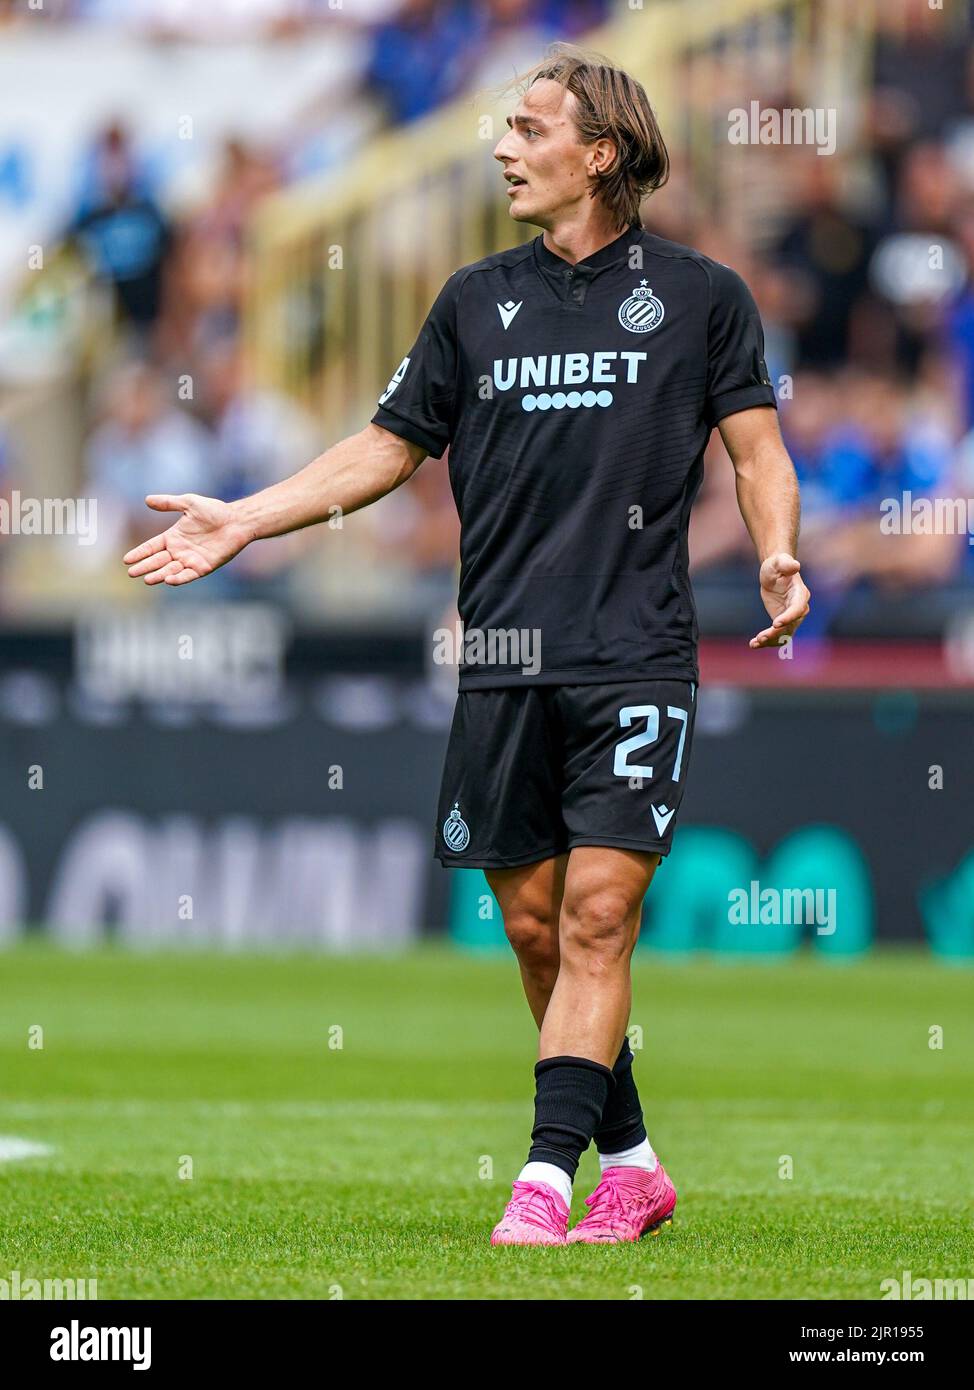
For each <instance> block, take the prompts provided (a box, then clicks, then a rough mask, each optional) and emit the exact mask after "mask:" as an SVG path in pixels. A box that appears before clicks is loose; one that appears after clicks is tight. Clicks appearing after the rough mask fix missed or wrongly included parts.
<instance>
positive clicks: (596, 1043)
mask: <svg viewBox="0 0 974 1390" xmlns="http://www.w3.org/2000/svg"><path fill="white" fill-rule="evenodd" d="M658 864H659V855H658V854H640V853H637V852H636V851H634V850H622V849H607V848H604V847H602V846H594V845H593V846H590V845H583V846H581V847H580V848H578V849H573V850H572V852H571V855H570V856H569V860H568V868H567V870H566V874H565V888H564V893H563V896H562V905H561V919H560V923H559V955H560V966H559V970H558V979H557V981H556V983H555V988H554V990H553V992H552V995H551V1001H550V1003H549V1005H548V1009H547V1012H546V1013H545V1016H544V1024H543V1026H542V1029H541V1047H540V1052H539V1054H538V1055H539V1060H540V1061H542V1062H543V1061H545V1060H546V1059H547V1058H551V1057H563V1056H573V1057H587V1058H589V1059H591V1060H592V1061H593V1062H600V1063H602V1065H603V1066H605V1067H611V1066H612V1064H613V1062H614V1061H615V1059H616V1056H617V1055H618V1052H619V1047H620V1044H621V1043H622V1039H623V1038H624V1037H625V1034H626V1027H627V1025H628V1023H629V1010H630V1007H631V1005H632V983H631V980H630V974H629V964H630V961H631V959H632V953H633V948H634V947H635V945H636V939H637V937H638V936H639V923H640V917H641V913H642V905H643V898H644V897H645V896H646V890H647V889H648V888H649V885H650V883H651V882H652V879H653V874H654V873H655V872H656V866H657V865H658Z"/></svg>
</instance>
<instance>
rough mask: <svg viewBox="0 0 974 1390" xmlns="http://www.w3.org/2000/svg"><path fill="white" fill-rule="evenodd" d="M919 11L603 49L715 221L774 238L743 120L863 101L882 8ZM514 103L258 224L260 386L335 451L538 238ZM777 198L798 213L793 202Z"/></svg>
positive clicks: (779, 8) (646, 1) (254, 302)
mask: <svg viewBox="0 0 974 1390" xmlns="http://www.w3.org/2000/svg"><path fill="white" fill-rule="evenodd" d="M906 3H909V0H643V3H642V4H638V3H637V2H636V0H630V4H629V5H628V6H627V7H626V8H625V9H623V10H621V11H620V15H619V17H618V18H617V19H615V20H614V21H613V22H612V23H610V24H608V25H607V26H605V27H604V28H603V29H601V30H599V31H598V32H596V33H594V34H591V35H589V36H588V39H587V42H586V46H589V47H592V48H595V49H597V50H598V51H600V52H603V53H605V54H607V55H608V56H609V57H610V58H612V59H613V60H615V61H618V62H619V63H621V64H622V65H624V66H625V67H626V68H627V69H628V70H629V71H631V72H633V73H634V74H635V75H636V76H638V77H639V78H640V80H641V81H642V82H643V83H644V85H645V86H646V88H647V91H648V92H649V94H650V98H651V100H652V101H653V104H654V106H655V108H656V110H657V113H658V115H659V118H660V122H661V125H662V128H663V131H664V134H665V136H666V139H667V143H668V145H669V146H670V150H671V155H672V157H673V161H674V165H675V167H676V168H678V169H680V171H681V174H682V175H683V176H684V177H685V178H686V180H687V181H688V182H689V184H690V185H691V186H692V188H693V190H694V195H695V198H696V199H697V203H698V207H699V208H700V209H701V210H702V212H703V214H704V216H706V217H708V218H711V219H719V220H721V221H724V220H725V219H726V220H728V221H736V223H738V224H740V226H741V230H742V231H743V232H744V233H745V234H750V235H751V236H752V237H753V236H756V237H760V233H761V228H760V226H755V225H753V224H754V223H755V222H756V221H758V220H760V219H759V214H760V215H761V216H763V214H764V210H765V203H762V202H761V201H760V199H757V200H755V197H754V196H753V190H752V189H751V188H750V187H749V185H748V183H747V180H746V179H745V178H743V177H741V172H742V170H743V163H742V160H741V155H740V151H739V150H736V151H735V150H734V149H733V147H731V146H729V145H728V143H727V137H726V129H727V110H728V107H733V106H737V105H743V104H745V100H746V96H747V93H748V92H749V91H754V90H755V88H756V86H757V85H758V84H759V80H760V78H761V77H762V74H763V75H764V76H765V77H769V76H770V78H771V80H772V82H773V84H774V85H775V87H776V89H777V91H778V92H780V93H787V95H788V97H789V99H790V100H792V101H794V102H795V104H797V105H799V106H804V105H810V106H820V105H822V104H823V103H827V102H829V101H831V100H832V99H833V98H834V99H835V101H836V102H837V101H838V100H839V99H840V98H841V96H842V94H843V92H848V91H855V90H857V89H859V88H861V87H862V84H863V81H864V77H865V71H866V67H867V65H868V61H869V57H868V55H869V51H870V39H871V35H872V33H873V30H874V27H875V22H876V10H877V5H879V4H884V8H885V13H886V15H887V17H888V15H889V13H890V11H891V10H895V9H896V8H897V7H899V6H902V5H904V4H906ZM539 56H540V55H539ZM512 104H513V103H512V99H511V96H510V95H509V94H507V95H501V94H497V93H484V92H479V93H476V94H474V95H471V96H469V97H465V98H463V99H461V100H458V101H456V102H455V103H453V104H451V105H450V106H449V107H447V108H445V109H443V110H441V111H439V112H437V113H436V114H435V115H433V116H432V117H430V118H428V119H426V120H424V121H422V122H420V123H417V124H415V125H412V126H410V127H408V128H406V129H403V130H399V131H395V132H393V133H390V134H388V135H385V136H383V137H381V138H379V139H378V140H376V141H374V142H373V143H372V144H370V145H369V146H367V147H366V148H365V149H364V150H363V151H362V153H361V154H358V155H356V157H355V159H354V160H353V161H351V163H350V164H348V165H345V166H343V167H342V169H341V171H340V173H339V174H337V175H335V176H334V177H326V178H324V179H321V180H317V181H313V182H308V183H306V184H304V185H300V186H298V187H296V188H294V189H292V190H289V191H287V192H284V193H281V194H278V195H275V196H273V197H271V198H269V199H268V200H266V201H265V202H264V203H263V204H262V205H261V206H260V208H259V209H258V211H257V213H256V215H255V217H254V219H253V223H252V226H251V229H250V241H249V271H248V276H247V286H248V288H247V293H246V309H245V324H246V336H247V344H248V355H249V360H250V363H251V370H252V372H253V375H254V378H255V380H256V381H257V382H258V383H259V384H260V385H262V386H264V387H268V388H272V389H276V390H279V391H283V392H285V393H287V394H288V395H289V396H291V397H292V398H294V399H295V400H297V401H299V402H301V403H302V404H303V405H304V406H305V407H307V408H308V409H309V410H311V411H312V412H313V413H314V414H315V415H316V417H317V418H318V419H319V421H320V422H321V424H322V426H323V430H324V434H325V437H326V438H327V440H328V441H329V442H331V441H333V440H334V439H336V438H338V437H341V435H343V434H345V433H347V432H348V431H349V430H351V429H357V428H361V425H362V423H363V421H364V420H365V419H367V418H368V413H370V411H371V408H372V406H373V403H374V401H375V398H376V396H377V395H378V393H379V392H380V391H381V390H382V389H383V387H384V386H385V384H386V382H387V380H388V379H389V377H390V376H391V374H392V372H393V371H394V369H395V367H396V365H397V364H398V363H399V361H400V360H401V359H402V357H403V356H404V354H405V353H406V352H407V351H408V349H409V347H410V345H411V343H412V341H413V339H414V337H415V335H416V332H417V330H418V327H419V325H420V324H421V323H422V320H423V317H424V316H425V314H426V312H427V310H428V308H429V306H430V304H431V303H432V301H433V299H434V298H435V297H436V294H437V293H438V291H439V289H440V287H441V286H442V284H443V282H444V280H445V279H446V278H447V276H448V275H449V274H450V273H451V272H452V271H453V270H455V269H456V268H457V267H458V266H461V265H465V264H468V263H469V262H471V261H475V260H478V259H479V258H480V257H482V256H485V255H488V254H490V253H491V252H494V251H498V250H502V249H504V248H505V247H508V246H511V245H515V244H516V243H517V242H518V241H520V240H522V239H524V238H525V237H529V236H534V235H536V234H537V229H536V228H533V227H525V226H520V225H518V224H516V223H514V222H512V221H511V220H510V218H509V217H508V213H507V201H506V199H505V198H504V196H503V186H502V183H501V179H500V174H499V170H498V166H497V165H496V163H495V161H494V160H493V159H492V158H491V152H492V150H493V148H494V145H495V143H496V141H497V139H498V138H499V135H500V133H501V131H502V130H503V124H504V118H505V116H506V114H507V112H508V111H509V109H510V107H511V105H512ZM721 122H722V123H723V126H722V130H723V133H721ZM853 135H854V132H853ZM844 139H845V140H848V139H849V132H848V130H846V131H845V132H844ZM771 182H772V183H773V182H774V180H773V179H772V180H771ZM664 196H665V195H664ZM764 196H765V200H767V199H768V198H770V199H771V200H772V201H774V200H775V199H777V201H778V202H779V203H780V202H781V200H782V199H783V198H784V197H785V196H786V193H785V191H784V190H782V189H780V188H779V189H775V188H772V189H771V190H770V191H768V190H765V195H764ZM749 218H750V219H751V223H752V225H751V226H748V225H747V224H748V219H749Z"/></svg>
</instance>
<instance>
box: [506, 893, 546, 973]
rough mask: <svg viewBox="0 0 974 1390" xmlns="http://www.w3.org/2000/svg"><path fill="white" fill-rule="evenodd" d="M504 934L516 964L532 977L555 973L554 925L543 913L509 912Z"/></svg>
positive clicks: (521, 910)
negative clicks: (529, 972) (550, 972)
mask: <svg viewBox="0 0 974 1390" xmlns="http://www.w3.org/2000/svg"><path fill="white" fill-rule="evenodd" d="M504 931H505V932H506V933H507V939H508V941H509V942H510V943H511V946H512V947H513V950H514V954H515V955H516V956H517V958H518V961H519V962H520V964H521V965H522V966H523V967H524V968H525V969H526V970H530V971H532V973H542V972H544V971H546V970H557V969H558V925H557V923H556V922H553V921H552V920H551V918H550V917H549V916H548V915H547V914H545V913H539V912H532V911H530V910H524V909H520V910H518V911H517V912H509V913H508V915H507V916H506V917H505V919H504Z"/></svg>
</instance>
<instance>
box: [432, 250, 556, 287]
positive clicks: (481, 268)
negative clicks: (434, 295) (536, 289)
mask: <svg viewBox="0 0 974 1390" xmlns="http://www.w3.org/2000/svg"><path fill="white" fill-rule="evenodd" d="M533 256H534V243H533V242H532V241H525V242H522V244H521V245H520V246H511V247H509V248H508V249H507V250H506V251H494V252H493V253H492V254H491V255H489V256H483V257H482V258H481V259H480V260H479V261H472V262H471V263H470V265H462V266H461V267H460V268H459V270H455V271H454V272H453V274H452V275H451V276H450V278H449V280H447V282H446V284H447V286H449V287H450V288H451V289H452V290H453V292H454V293H456V294H459V293H460V291H461V290H463V289H464V288H465V287H468V286H470V285H476V284H477V283H478V281H479V280H480V278H481V277H489V275H490V272H491V271H494V270H503V271H511V270H514V269H516V267H517V266H519V265H521V264H523V263H524V262H527V261H530V260H531V259H532V257H533ZM444 288H446V286H444Z"/></svg>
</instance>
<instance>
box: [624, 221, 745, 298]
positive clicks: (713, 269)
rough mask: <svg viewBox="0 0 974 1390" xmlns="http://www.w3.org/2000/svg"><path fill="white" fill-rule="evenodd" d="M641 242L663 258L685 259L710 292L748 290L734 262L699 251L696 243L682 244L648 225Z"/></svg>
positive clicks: (720, 293) (651, 251) (719, 293)
mask: <svg viewBox="0 0 974 1390" xmlns="http://www.w3.org/2000/svg"><path fill="white" fill-rule="evenodd" d="M640 243H641V245H642V247H643V250H644V251H645V252H647V253H648V254H649V255H652V256H660V257H662V258H663V259H664V260H675V261H684V262H686V263H687V265H689V266H692V267H694V271H695V273H696V274H697V276H698V277H699V279H700V283H701V285H702V286H703V285H705V286H706V288H707V291H708V293H709V294H710V295H711V296H714V295H724V296H726V295H730V296H734V295H737V294H738V293H740V292H741V291H743V292H744V293H747V292H748V291H747V286H746V285H745V283H744V281H743V279H742V278H741V276H740V275H739V274H738V272H737V271H736V270H735V269H734V267H733V266H730V265H725V264H724V262H723V261H716V260H714V258H713V256H707V255H705V254H704V253H703V251H698V250H697V249H696V247H694V246H683V245H682V244H681V243H680V242H678V241H667V239H666V238H665V237H661V236H656V235H654V233H652V232H647V231H646V230H645V229H643V231H642V233H641V236H640Z"/></svg>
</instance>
